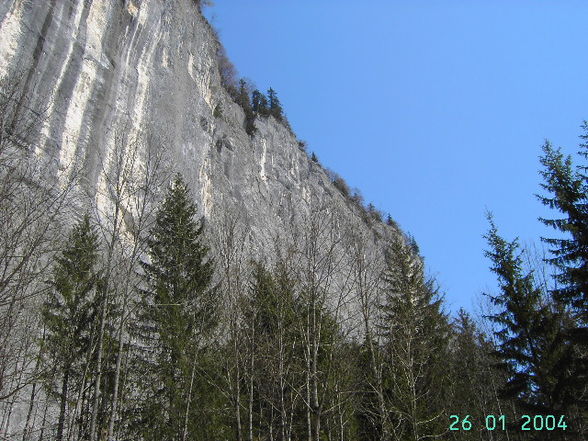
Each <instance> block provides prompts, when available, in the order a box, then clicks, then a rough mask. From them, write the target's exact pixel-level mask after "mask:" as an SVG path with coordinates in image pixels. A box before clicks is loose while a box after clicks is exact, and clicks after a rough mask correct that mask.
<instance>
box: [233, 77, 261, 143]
mask: <svg viewBox="0 0 588 441" xmlns="http://www.w3.org/2000/svg"><path fill="white" fill-rule="evenodd" d="M249 90H250V89H249V87H248V86H247V82H246V81H245V80H244V79H241V80H239V94H238V97H237V104H239V105H240V106H241V107H242V108H243V112H244V113H245V131H246V132H247V134H248V135H253V134H254V133H255V131H256V130H257V129H256V128H255V112H254V111H253V108H252V107H251V98H250V97H249Z"/></svg>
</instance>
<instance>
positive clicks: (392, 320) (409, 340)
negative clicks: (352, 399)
mask: <svg viewBox="0 0 588 441" xmlns="http://www.w3.org/2000/svg"><path fill="white" fill-rule="evenodd" d="M384 282H385V286H386V295H385V300H384V304H383V305H382V307H381V310H382V325H381V326H380V332H381V333H382V336H383V338H384V347H383V351H384V353H385V354H386V355H385V357H386V358H387V363H386V365H387V366H388V370H387V372H385V373H384V389H385V393H386V400H387V406H386V407H387V409H388V411H389V412H390V415H391V417H390V421H391V422H392V427H393V429H391V430H390V431H391V432H393V433H394V436H395V437H396V438H397V439H407V440H414V441H418V440H421V439H426V438H430V437H437V436H439V435H440V434H442V433H443V432H444V431H445V429H446V421H447V420H446V418H445V414H446V411H445V405H446V396H445V395H444V394H445V393H446V390H447V382H446V380H447V370H446V369H445V368H444V366H443V365H444V363H445V360H446V359H447V356H448V349H447V342H448V336H449V324H448V322H447V318H446V316H445V314H444V313H443V312H442V310H441V307H442V299H441V297H440V296H439V295H438V293H437V290H436V289H435V287H434V286H433V281H431V280H427V279H426V278H425V276H424V264H423V260H422V258H421V257H420V256H419V255H418V248H417V247H416V243H414V242H411V241H410V240H409V239H408V238H405V237H402V238H400V237H399V238H396V239H395V240H394V241H393V242H392V243H391V244H390V247H389V249H388V250H387V253H386V273H385V276H384Z"/></svg>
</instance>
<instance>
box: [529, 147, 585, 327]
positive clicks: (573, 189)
mask: <svg viewBox="0 0 588 441" xmlns="http://www.w3.org/2000/svg"><path fill="white" fill-rule="evenodd" d="M582 146H583V148H584V149H586V148H588V146H587V145H586V144H583V145H582ZM584 153H586V152H584ZM541 164H542V165H543V167H544V170H542V171H541V176H542V177H543V180H544V182H543V183H542V184H541V186H542V187H543V188H544V189H545V190H547V191H548V192H549V193H550V194H551V195H552V197H546V196H538V198H539V200H540V201H541V202H542V203H543V204H544V205H547V206H548V207H549V208H552V209H556V210H558V211H560V212H561V213H562V214H563V215H564V217H563V218H560V219H543V218H542V219H541V221H542V222H543V223H544V224H545V225H548V226H550V227H553V228H554V229H556V230H558V231H560V232H562V233H564V234H565V235H566V236H567V237H563V238H544V239H543V240H544V241H545V242H547V243H548V244H549V245H551V246H552V247H551V253H552V254H553V256H554V257H553V258H551V259H550V260H549V261H550V262H551V263H552V264H554V265H555V266H556V267H557V268H558V269H559V271H560V272H559V274H558V275H557V276H556V279H557V281H558V282H559V287H558V288H557V289H555V291H554V295H555V296H556V298H557V299H558V300H560V301H562V302H564V303H566V304H569V305H570V306H571V307H573V308H574V309H575V310H576V311H577V313H578V314H579V316H580V318H581V319H582V320H583V321H584V323H585V324H588V177H586V176H584V175H582V174H580V173H579V172H577V171H574V170H573V168H572V159H571V157H569V156H568V157H564V156H563V154H562V153H561V151H560V150H559V149H554V148H553V147H552V146H551V144H550V143H549V142H546V143H545V145H544V146H543V156H542V157H541Z"/></svg>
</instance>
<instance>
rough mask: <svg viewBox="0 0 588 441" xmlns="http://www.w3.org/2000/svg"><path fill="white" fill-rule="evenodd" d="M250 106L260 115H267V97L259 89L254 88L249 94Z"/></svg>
mask: <svg viewBox="0 0 588 441" xmlns="http://www.w3.org/2000/svg"><path fill="white" fill-rule="evenodd" d="M251 107H252V108H253V111H254V112H256V113H258V114H259V115H260V116H268V115H269V106H268V102H267V98H266V97H265V95H264V94H263V93H261V92H260V91H259V90H257V89H256V90H254V91H253V93H252V94H251Z"/></svg>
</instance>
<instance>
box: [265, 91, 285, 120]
mask: <svg viewBox="0 0 588 441" xmlns="http://www.w3.org/2000/svg"><path fill="white" fill-rule="evenodd" d="M267 99H268V103H269V114H270V115H271V116H273V117H274V118H276V119H277V120H278V121H283V120H284V111H283V109H282V104H281V103H280V100H279V98H278V94H277V93H276V91H275V90H274V89H272V88H271V87H270V88H269V90H268V91H267Z"/></svg>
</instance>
